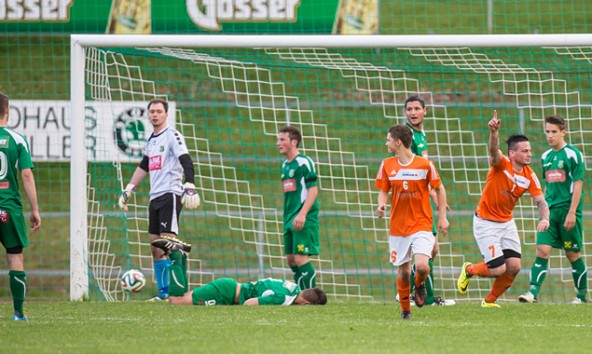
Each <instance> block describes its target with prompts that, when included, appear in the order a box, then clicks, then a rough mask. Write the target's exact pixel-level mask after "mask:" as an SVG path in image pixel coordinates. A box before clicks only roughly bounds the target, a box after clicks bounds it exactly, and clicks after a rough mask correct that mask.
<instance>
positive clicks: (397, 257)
mask: <svg viewBox="0 0 592 354" xmlns="http://www.w3.org/2000/svg"><path fill="white" fill-rule="evenodd" d="M434 242H436V238H435V237H434V234H432V232H431V231H420V232H416V233H414V234H413V235H411V236H404V237H401V236H392V235H391V236H389V250H390V260H391V263H392V264H393V265H394V266H400V265H402V264H405V263H407V262H409V261H410V260H411V256H412V255H415V254H418V253H419V254H425V255H426V256H428V257H432V249H433V248H434Z"/></svg>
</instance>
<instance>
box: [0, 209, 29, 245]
mask: <svg viewBox="0 0 592 354" xmlns="http://www.w3.org/2000/svg"><path fill="white" fill-rule="evenodd" d="M0 242H2V245H3V246H4V248H13V247H18V246H21V247H27V246H28V245H29V240H27V226H26V224H25V216H24V215H23V212H22V211H3V210H0Z"/></svg>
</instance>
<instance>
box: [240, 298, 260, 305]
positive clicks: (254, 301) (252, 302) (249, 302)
mask: <svg viewBox="0 0 592 354" xmlns="http://www.w3.org/2000/svg"><path fill="white" fill-rule="evenodd" d="M243 305H245V306H259V299H258V298H256V297H255V298H252V299H248V300H247V301H245V302H244V303H243Z"/></svg>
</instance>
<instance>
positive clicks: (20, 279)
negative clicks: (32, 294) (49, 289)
mask: <svg viewBox="0 0 592 354" xmlns="http://www.w3.org/2000/svg"><path fill="white" fill-rule="evenodd" d="M8 277H9V278H10V292H11V293H12V303H13V305H14V312H16V313H18V314H19V315H20V316H21V317H22V316H23V314H24V311H23V304H24V303H25V292H26V290H27V276H26V273H25V272H23V271H21V270H11V271H9V272H8Z"/></svg>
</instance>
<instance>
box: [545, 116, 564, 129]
mask: <svg viewBox="0 0 592 354" xmlns="http://www.w3.org/2000/svg"><path fill="white" fill-rule="evenodd" d="M545 123H548V124H554V125H556V126H558V127H559V129H560V130H565V119H563V118H561V116H558V115H552V116H548V117H545Z"/></svg>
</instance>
